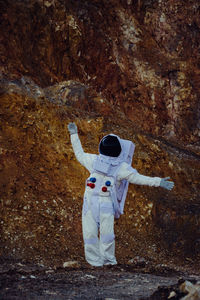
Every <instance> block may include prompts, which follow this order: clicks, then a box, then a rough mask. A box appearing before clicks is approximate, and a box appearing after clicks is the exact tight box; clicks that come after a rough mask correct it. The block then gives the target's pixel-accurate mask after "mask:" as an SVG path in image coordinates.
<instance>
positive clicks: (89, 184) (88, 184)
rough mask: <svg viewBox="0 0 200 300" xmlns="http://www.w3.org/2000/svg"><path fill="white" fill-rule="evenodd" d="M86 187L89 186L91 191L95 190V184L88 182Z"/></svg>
mask: <svg viewBox="0 0 200 300" xmlns="http://www.w3.org/2000/svg"><path fill="white" fill-rule="evenodd" d="M87 186H89V187H90V188H91V189H93V188H95V184H94V183H92V182H88V183H87Z"/></svg>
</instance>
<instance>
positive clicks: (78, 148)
mask: <svg viewBox="0 0 200 300" xmlns="http://www.w3.org/2000/svg"><path fill="white" fill-rule="evenodd" d="M68 130H69V133H70V139H71V144H72V148H73V150H74V154H75V156H76V159H77V160H78V161H79V162H80V164H81V165H83V166H84V167H85V168H86V169H88V170H89V171H91V170H92V165H93V161H94V158H95V157H96V155H95V154H89V153H85V152H84V151H83V148H82V145H81V142H80V139H79V136H78V130H77V126H76V124H75V123H69V124H68Z"/></svg>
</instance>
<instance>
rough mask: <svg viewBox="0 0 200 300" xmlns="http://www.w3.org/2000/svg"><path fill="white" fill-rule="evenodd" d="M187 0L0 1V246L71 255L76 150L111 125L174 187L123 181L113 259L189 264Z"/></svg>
mask: <svg viewBox="0 0 200 300" xmlns="http://www.w3.org/2000/svg"><path fill="white" fill-rule="evenodd" d="M199 9H200V4H199V2H198V1H197V0H193V1H189V2H186V1H185V2H184V3H183V2H182V1H179V0H175V1H165V0H160V1H153V0H152V1H130V0H128V1H123V0H122V1H119V0H111V1H101V2H99V1H92V3H91V1H64V0H61V1H58V0H52V1H50V0H46V1H40V0H31V1H28V2H21V1H15V2H14V3H13V1H11V0H6V1H2V3H1V16H0V21H1V24H2V26H1V29H0V30H1V45H0V70H1V87H0V88H1V90H0V200H1V202H0V215H1V222H0V226H1V249H0V252H1V255H2V256H5V257H7V256H8V257H15V258H22V259H28V260H34V261H36V262H42V263H46V264H63V262H65V261H67V260H72V259H74V260H79V261H83V260H84V257H83V243H82V233H81V207H82V195H83V192H84V182H85V178H86V176H87V171H86V170H85V169H84V168H83V167H81V166H80V165H79V163H78V162H77V161H76V160H75V157H74V154H73V151H72V148H71V145H70V141H69V134H68V130H67V124H68V123H69V122H70V121H75V122H76V123H77V125H78V128H79V134H80V139H81V141H82V144H83V147H84V149H85V151H88V152H91V153H97V151H98V144H99V141H100V139H101V138H102V137H103V136H104V135H105V134H107V133H109V132H113V133H115V134H118V135H119V136H121V137H122V138H127V139H130V140H132V141H133V142H134V143H135V144H136V152H135V156H134V161H133V166H134V167H135V168H136V169H137V170H138V171H139V172H140V173H142V174H144V175H149V176H160V177H166V176H170V177H171V178H172V179H173V181H174V182H175V188H174V190H173V191H171V192H166V191H165V190H163V189H161V188H149V187H142V186H133V185H132V186H130V187H129V193H128V198H127V201H126V207H125V214H124V215H123V216H122V217H121V218H120V220H118V221H116V251H117V258H118V261H119V262H127V261H129V260H130V259H132V258H134V257H135V256H141V257H145V258H147V259H149V260H152V261H155V263H156V262H162V263H168V264H170V263H175V264H179V265H180V264H182V265H184V264H187V263H190V264H191V263H192V262H194V264H196V265H198V262H199V256H200V252H199V245H200V231H199V228H200V226H199V225H200V209H199V191H200V142H199V137H200V123H199V122H200V121H199V120H200V106H199V94H200V88H199V74H200V69H199V55H200V54H199V41H200V39H199V32H200V24H199V20H200V19H199Z"/></svg>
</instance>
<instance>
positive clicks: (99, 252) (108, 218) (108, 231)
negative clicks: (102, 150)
mask: <svg viewBox="0 0 200 300" xmlns="http://www.w3.org/2000/svg"><path fill="white" fill-rule="evenodd" d="M119 141H120V138H119ZM71 143H72V147H73V150H74V153H75V156H76V158H77V160H78V161H79V162H80V163H81V164H82V165H83V166H84V167H85V168H86V169H87V170H88V171H89V172H90V177H89V178H90V179H91V180H93V179H94V180H95V184H94V185H93V186H95V187H94V188H93V186H92V188H91V184H93V183H92V182H90V179H88V180H89V181H87V182H89V183H88V185H87V184H86V190H85V194H84V204H83V211H82V228H83V239H84V247H85V257H86V260H87V262H88V263H89V264H91V265H93V266H102V265H109V264H111V265H114V264H116V263H117V261H116V258H115V235H114V211H113V202H112V199H111V197H110V193H109V187H108V189H107V191H106V192H105V191H102V187H103V186H104V184H105V182H106V180H108V178H107V176H105V175H103V174H100V173H97V172H94V169H93V163H94V161H95V159H96V158H97V155H96V154H89V153H85V152H84V151H83V149H82V146H81V143H80V140H79V137H78V134H77V133H75V134H72V135H71ZM113 159H116V158H113ZM116 179H117V182H120V181H121V180H123V179H126V180H127V181H128V182H129V183H134V184H139V185H149V186H155V187H158V186H160V181H161V178H159V177H148V176H143V175H140V174H139V173H138V172H137V171H136V170H135V169H133V168H132V167H130V165H128V164H127V163H124V162H123V163H121V165H120V167H119V169H118V172H117V176H116ZM109 180H111V179H110V178H109ZM112 184H113V182H112V180H111V186H112Z"/></svg>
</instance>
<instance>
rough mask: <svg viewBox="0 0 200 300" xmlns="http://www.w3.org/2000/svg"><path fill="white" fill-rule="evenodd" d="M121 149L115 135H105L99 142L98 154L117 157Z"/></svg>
mask: <svg viewBox="0 0 200 300" xmlns="http://www.w3.org/2000/svg"><path fill="white" fill-rule="evenodd" d="M121 151H122V148H121V144H120V142H119V139H118V138H117V136H115V135H106V136H105V137H103V139H102V140H101V142H100V144H99V152H100V154H103V155H106V156H112V157H118V156H119V155H120V153H121Z"/></svg>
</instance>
